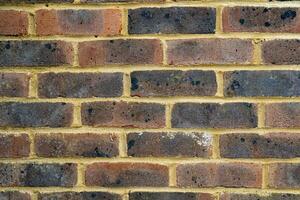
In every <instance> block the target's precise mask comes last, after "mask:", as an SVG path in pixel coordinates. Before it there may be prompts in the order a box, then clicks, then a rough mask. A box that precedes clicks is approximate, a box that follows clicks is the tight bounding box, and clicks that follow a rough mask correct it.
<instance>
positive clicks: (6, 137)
mask: <svg viewBox="0 0 300 200" xmlns="http://www.w3.org/2000/svg"><path fill="white" fill-rule="evenodd" d="M29 152H30V141H29V137H28V135H27V134H19V135H14V134H0V158H21V157H27V156H29ZM0 199H1V198H0Z"/></svg>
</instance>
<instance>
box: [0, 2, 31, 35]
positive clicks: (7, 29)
mask: <svg viewBox="0 0 300 200" xmlns="http://www.w3.org/2000/svg"><path fill="white" fill-rule="evenodd" d="M0 2H1V1H0ZM27 33H28V14H27V13H26V12H24V11H15V10H0V35H13V36H21V35H27Z"/></svg>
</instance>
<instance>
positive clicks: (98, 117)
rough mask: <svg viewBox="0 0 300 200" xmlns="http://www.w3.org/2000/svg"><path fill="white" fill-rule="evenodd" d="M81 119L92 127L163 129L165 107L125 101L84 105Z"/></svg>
mask: <svg viewBox="0 0 300 200" xmlns="http://www.w3.org/2000/svg"><path fill="white" fill-rule="evenodd" d="M81 118H82V123H83V124H84V125H90V126H112V127H138V128H162V127H164V126H165V106H164V105H161V104H156V103H137V102H123V101H121V102H114V101H113V102H112V101H106V102H91V103H83V104H82V110H81Z"/></svg>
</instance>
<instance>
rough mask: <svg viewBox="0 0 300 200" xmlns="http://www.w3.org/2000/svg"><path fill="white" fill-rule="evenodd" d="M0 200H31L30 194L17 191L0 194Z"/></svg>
mask: <svg viewBox="0 0 300 200" xmlns="http://www.w3.org/2000/svg"><path fill="white" fill-rule="evenodd" d="M0 198H1V199H3V200H31V197H30V194H28V193H23V192H18V191H8V192H0Z"/></svg>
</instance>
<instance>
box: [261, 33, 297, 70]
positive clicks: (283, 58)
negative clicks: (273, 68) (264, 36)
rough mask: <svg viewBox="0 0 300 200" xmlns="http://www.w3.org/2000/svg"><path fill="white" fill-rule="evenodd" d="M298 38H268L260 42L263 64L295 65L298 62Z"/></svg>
mask: <svg viewBox="0 0 300 200" xmlns="http://www.w3.org/2000/svg"><path fill="white" fill-rule="evenodd" d="M299 55H300V40H296V39H290V40H283V39H282V40H270V41H266V42H263V44H262V59H263V63H264V64H273V65H297V64H300V56H299Z"/></svg>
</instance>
